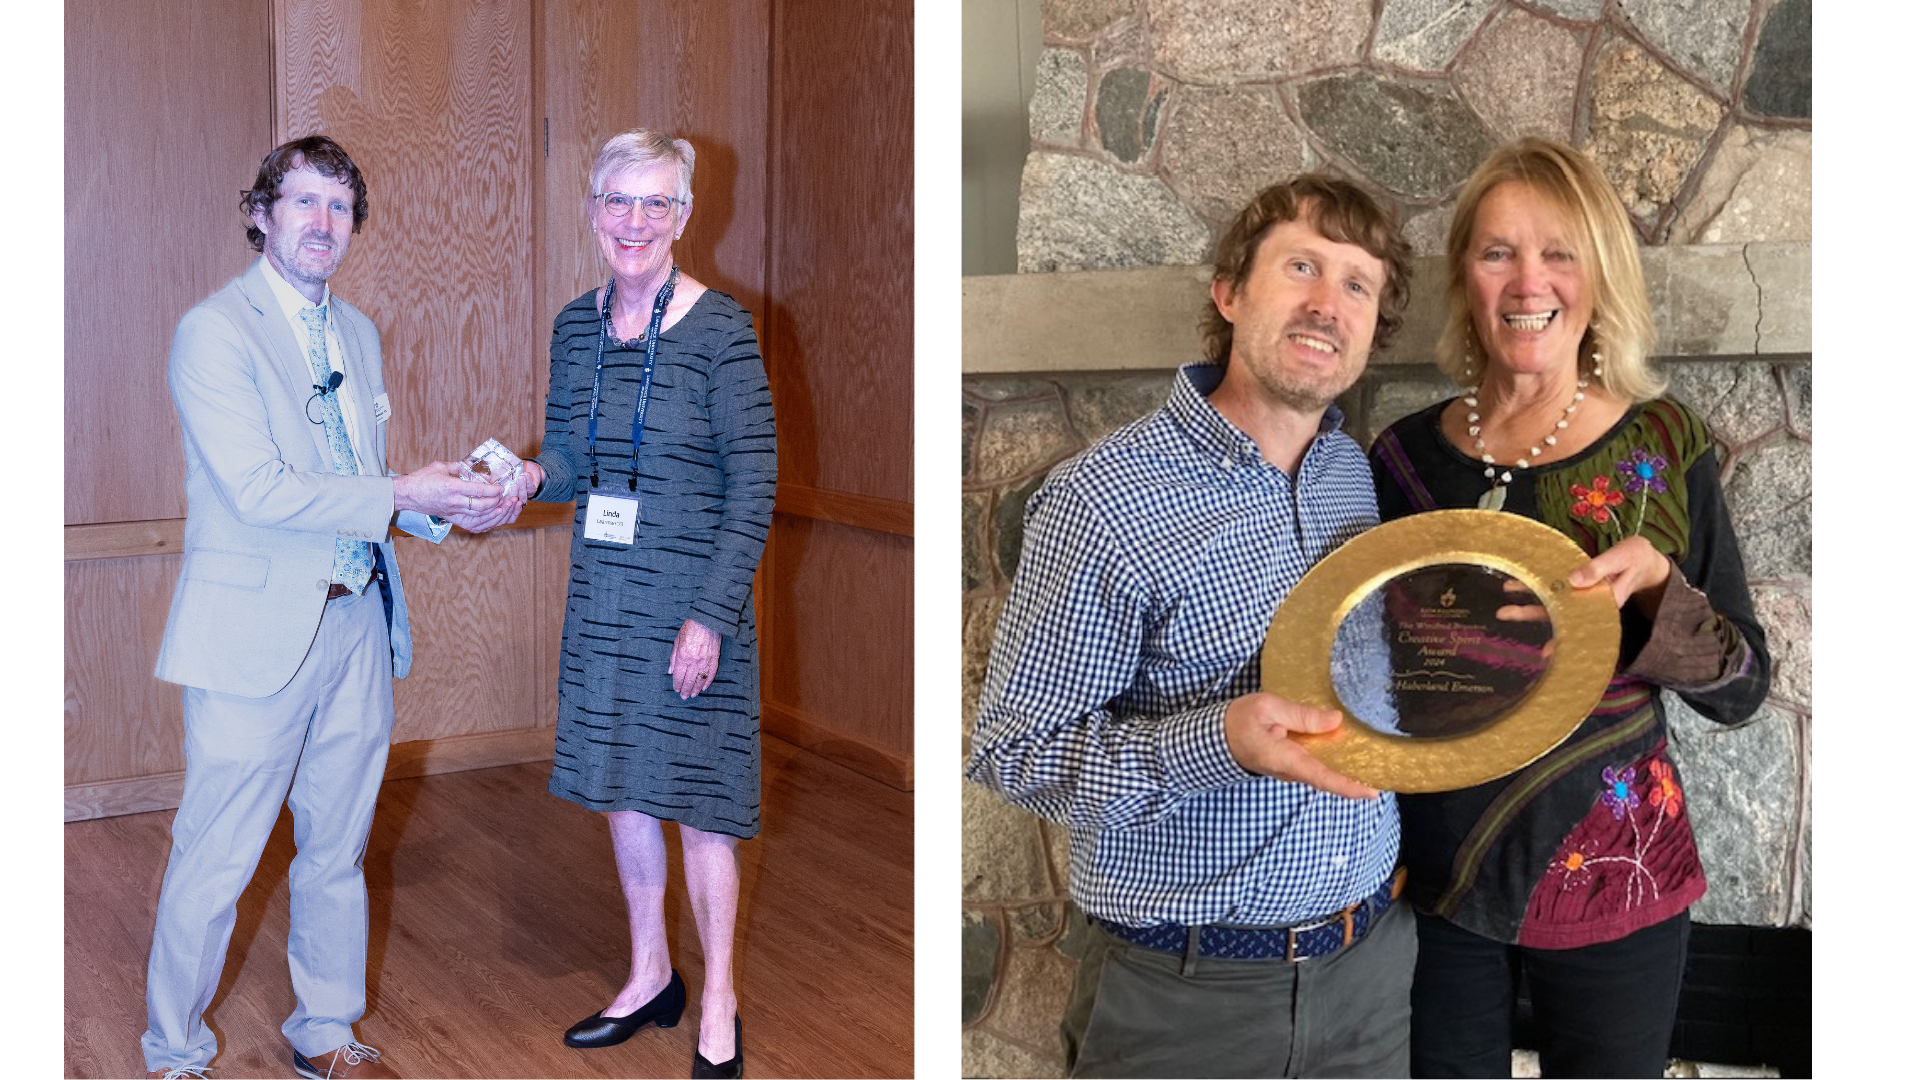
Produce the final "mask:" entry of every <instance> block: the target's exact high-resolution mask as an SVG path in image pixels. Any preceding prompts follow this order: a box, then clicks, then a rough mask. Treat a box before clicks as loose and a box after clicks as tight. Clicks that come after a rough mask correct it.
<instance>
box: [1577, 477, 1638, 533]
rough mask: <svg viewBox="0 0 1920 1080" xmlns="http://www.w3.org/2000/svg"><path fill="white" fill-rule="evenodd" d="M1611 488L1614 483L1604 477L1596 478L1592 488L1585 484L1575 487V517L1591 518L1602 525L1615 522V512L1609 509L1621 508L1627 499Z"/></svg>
mask: <svg viewBox="0 0 1920 1080" xmlns="http://www.w3.org/2000/svg"><path fill="white" fill-rule="evenodd" d="M1611 486H1612V482H1611V481H1609V480H1608V479H1607V478H1606V477H1604V476H1596V477H1594V478H1593V487H1591V488H1589V487H1587V486H1586V485H1585V484H1575V485H1573V516H1574V517H1579V518H1583V517H1591V518H1592V519H1593V520H1595V521H1597V522H1599V523H1600V524H1602V525H1605V524H1606V523H1607V522H1609V521H1611V520H1613V511H1611V510H1609V509H1607V508H1608V507H1610V506H1619V505H1620V504H1621V503H1623V502H1625V501H1626V499H1627V497H1626V496H1625V495H1622V494H1620V493H1619V492H1617V491H1609V490H1607V489H1608V488H1609V487H1611Z"/></svg>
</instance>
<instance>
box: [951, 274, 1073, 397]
mask: <svg viewBox="0 0 1920 1080" xmlns="http://www.w3.org/2000/svg"><path fill="white" fill-rule="evenodd" d="M972 280H987V281H996V280H998V281H1004V280H1014V281H1018V280H1020V276H1019V275H1018V274H1007V275H1005V276H1003V277H999V278H986V279H979V278H976V279H972ZM1027 370H1039V369H1037V368H1033V369H1027ZM962 388H963V389H964V391H965V392H966V393H967V394H968V395H970V396H972V397H976V398H979V399H980V400H981V401H982V402H985V403H987V404H988V405H997V404H1000V403H1002V402H1007V401H1038V400H1042V399H1045V400H1052V399H1053V398H1056V397H1058V396H1059V395H1060V387H1059V386H1057V385H1055V384H1054V382H1053V380H1052V379H1049V378H1046V377H1045V376H1040V375H1033V376H1027V375H998V374H995V375H974V376H968V377H967V379H966V380H965V382H964V383H963V384H962Z"/></svg>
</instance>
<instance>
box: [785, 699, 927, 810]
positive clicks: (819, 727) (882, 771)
mask: <svg viewBox="0 0 1920 1080" xmlns="http://www.w3.org/2000/svg"><path fill="white" fill-rule="evenodd" d="M760 732H761V734H762V735H772V736H775V737H777V738H780V739H784V740H786V741H787V742H790V743H792V744H793V745H795V746H798V747H799V748H801V749H802V750H806V751H809V752H811V753H814V754H818V755H819V756H821V757H823V758H826V759H827V760H828V761H831V762H834V763H835V764H838V765H845V766H846V767H847V768H849V769H852V770H853V771H854V772H857V773H859V774H860V775H862V776H866V777H871V778H872V779H875V780H878V781H880V782H881V783H883V784H885V785H887V786H888V787H890V788H895V789H897V790H900V791H912V790H913V755H912V754H901V753H897V752H895V751H892V750H883V749H881V748H880V747H877V746H874V745H872V744H870V743H866V742H862V741H860V740H859V739H855V738H852V737H850V736H847V735H844V734H841V733H840V732H837V731H835V730H833V729H832V728H830V727H827V726H826V725H825V724H822V723H819V722H818V721H816V720H813V719H812V718H811V717H809V716H808V715H807V714H806V713H804V712H801V711H800V710H799V709H795V708H792V707H791V706H787V705H781V704H779V703H778V702H773V701H767V700H765V699H764V698H763V699H762V700H761V702H760Z"/></svg>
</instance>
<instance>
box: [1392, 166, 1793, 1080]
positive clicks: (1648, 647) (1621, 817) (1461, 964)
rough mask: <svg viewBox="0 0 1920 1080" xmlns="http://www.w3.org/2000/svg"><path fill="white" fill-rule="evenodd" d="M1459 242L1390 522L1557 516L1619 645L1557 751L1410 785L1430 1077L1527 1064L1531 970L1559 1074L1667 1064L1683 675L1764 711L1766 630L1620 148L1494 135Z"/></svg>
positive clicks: (1499, 1071)
mask: <svg viewBox="0 0 1920 1080" xmlns="http://www.w3.org/2000/svg"><path fill="white" fill-rule="evenodd" d="M1447 254H1448V270H1449V278H1448V301H1449V308H1450V318H1449V321H1448V323H1447V327H1446V329H1445V331H1443V338H1442V340H1441V341H1440V342H1439V343H1437V344H1436V346H1435V350H1434V351H1435V354H1436V356H1437V358H1438V360H1439V363H1440V366H1441V369H1442V370H1444V371H1445V372H1447V374H1449V375H1451V376H1452V377H1453V378H1454V379H1455V381H1457V382H1458V383H1460V384H1461V385H1462V386H1463V387H1465V388H1466V390H1465V392H1464V393H1462V394H1461V395H1460V396H1459V397H1457V398H1455V399H1453V400H1452V401H1449V402H1443V403H1442V404H1440V405H1437V406H1434V407H1432V408H1430V409H1427V410H1425V411H1423V412H1421V413H1418V414H1416V415H1413V416H1409V417H1407V418H1405V419H1403V420H1401V421H1400V422H1398V423H1396V424H1394V425H1393V426H1392V427H1390V428H1389V429H1387V431H1386V432H1384V433H1383V434H1382V435H1381V436H1380V438H1379V440H1378V441H1376V442H1375V443H1374V446H1373V450H1372V455H1371V457H1372V460H1373V466H1374V483H1375V487H1376V489H1377V492H1378V494H1379V499H1380V516H1381V519H1382V520H1383V521H1392V520H1394V519H1397V518H1405V517H1408V516H1409V515H1413V514H1416V513H1419V512H1421V511H1429V510H1437V509H1456V508H1465V507H1473V506H1479V507H1481V508H1485V509H1494V510H1504V511H1505V512H1507V513H1512V514H1520V515H1524V516H1526V517H1530V518H1533V519H1535V520H1537V521H1540V522H1542V523H1544V524H1546V525H1548V526H1551V527H1552V528H1554V529H1556V530H1558V531H1559V532H1561V533H1562V534H1564V535H1566V536H1568V537H1569V538H1571V539H1572V540H1573V541H1574V542H1575V543H1577V544H1578V545H1579V546H1580V548H1581V549H1582V550H1583V551H1584V552H1585V553H1586V554H1587V555H1588V556H1590V559H1589V561H1588V562H1586V563H1585V565H1583V566H1580V567H1578V568H1576V569H1574V570H1573V571H1572V572H1571V573H1569V574H1567V575H1566V579H1565V580H1566V583H1567V584H1570V585H1572V586H1573V587H1574V589H1576V590H1584V589H1588V588H1593V589H1595V590H1596V591H1597V590H1598V588H1599V587H1600V586H1606V588H1607V589H1608V592H1606V593H1600V594H1599V595H1600V596H1602V597H1605V598H1607V599H1609V600H1610V601H1611V603H1612V605H1613V606H1614V607H1616V608H1617V609H1618V612H1619V614H1618V618H1619V640H1620V651H1619V657H1618V660H1617V663H1616V665H1615V667H1614V670H1613V672H1612V681H1611V683H1610V684H1609V685H1608V686H1607V688H1606V690H1605V693H1604V694H1603V695H1602V696H1601V699H1600V702H1599V704H1598V705H1597V706H1596V707H1594V708H1593V710H1592V712H1591V713H1590V714H1589V715H1588V716H1587V717H1586V718H1585V719H1584V720H1582V721H1581V722H1580V724H1579V726H1578V727H1577V728H1576V729H1575V730H1574V732H1573V734H1572V735H1571V736H1569V737H1568V738H1567V740H1566V741H1565V742H1564V743H1562V744H1560V745H1559V746H1558V747H1557V748H1555V749H1553V750H1552V751H1550V752H1549V753H1547V755H1546V756H1545V757H1542V758H1540V759H1539V760H1538V761H1536V762H1534V763H1533V764H1531V765H1528V766H1527V767H1526V768H1524V769H1522V770H1520V771H1519V772H1516V773H1514V774H1513V775H1511V776H1509V777H1505V778H1502V779H1496V780H1492V781H1488V782H1486V783H1483V784H1478V785H1475V786H1471V787H1467V788H1464V789H1462V790H1457V791H1444V792H1436V793H1432V794H1419V795H1414V794H1406V795H1403V796H1402V797H1401V800H1400V810H1401V819H1402V840H1403V842H1402V857H1403V858H1404V859H1405V861H1406V864H1407V871H1408V882H1407V886H1408V895H1409V896H1410V897H1411V899H1412V900H1413V903H1414V906H1415V910H1416V911H1417V912H1418V913H1419V937H1420V948H1419V958H1418V961H1417V963H1416V967H1415V972H1414V984H1413V1024H1412V1055H1413V1075H1415V1076H1477V1075H1506V1074H1507V1071H1508V1069H1509V1068H1510V1060H1509V1054H1510V1051H1511V1042H1512V1040H1511V1032H1510V1030H1509V1028H1508V1018H1509V1017H1510V1016H1511V1014H1512V1004H1513V1003H1512V1000H1511V996H1512V994H1513V988H1514V986H1515V985H1516V983H1517V981H1518V975H1519V973H1520V972H1522V971H1524V972H1525V974H1526V978H1527V981H1528V985H1529V987H1530V989H1531V993H1532V1000H1533V1006H1534V1020H1535V1027H1536V1031H1535V1037H1536V1040H1537V1046H1538V1049H1539V1050H1540V1055H1541V1068H1542V1071H1543V1073H1544V1074H1545V1075H1549V1076H1659V1075H1661V1073H1662V1070H1663V1069H1664V1067H1665V1065H1666V1052H1667V1046H1668V1042H1669V1037H1670V1035H1671V1033H1672V1029H1673V1023H1674V1013H1675V1008H1676V1006H1677V1003H1678V995H1679V988H1680V976H1681V971H1682V966H1683V964H1684V962H1685V959H1686V950H1687V936H1688V926H1689V924H1688V921H1687V909H1688V907H1689V906H1690V905H1691V904H1692V903H1693V902H1694V901H1696V900H1698V899H1699V898H1700V897H1701V896H1702V895H1703V894H1704V893H1705V891H1706V879H1705V875H1704V872H1703V871H1702V869H1701V865H1700V858H1699V855H1698V853H1697V851H1696V849H1695V846H1694V840H1693V829H1692V826H1691V824H1690V822H1689V820H1688V814H1687V811H1686V810H1685V808H1684V797H1683V796H1682V794H1681V788H1680V784H1679V776H1678V770H1677V769H1676V768H1675V766H1674V763H1673V761H1672V759H1671V757H1670V755H1669V754H1668V751H1667V737H1666V735H1667V728H1666V714H1665V706H1664V704H1663V703H1662V700H1661V694H1660V692H1661V691H1662V690H1671V691H1673V692H1675V693H1676V694H1678V695H1679V697H1680V698H1681V699H1682V700H1684V701H1685V702H1686V703H1687V705H1688V706H1689V707H1691V708H1692V709H1693V710H1694V711H1695V712H1697V713H1699V714H1700V715H1702V716H1705V717H1707V718H1709V719H1711V720H1714V721H1716V722H1719V723H1722V724H1728V725H1733V724H1739V723H1743V722H1745V721H1746V720H1747V719H1748V718H1750V717H1751V716H1753V714H1754V712H1755V710H1757V709H1758V708H1759V706H1760V703H1761V701H1762V700H1763V699H1764V698H1765V696H1766V693H1767V688H1768V685H1769V673H1770V670H1771V665H1770V661H1769V658H1768V654H1767V647H1766V638H1765V636H1764V634H1763V633H1762V632H1761V629H1760V626H1759V623H1758V622H1757V621H1756V620H1755V618H1754V615H1753V601H1752V599H1751V598H1750V596H1749V595H1748V592H1747V584H1746V573H1745V570H1744V568H1743V566H1742V561H1741V557H1740V550H1739V547H1738V545H1737V544H1736V543H1735V540H1734V535H1733V530H1732V527H1731V525H1730V523H1729V519H1728V514H1727V508H1726V504H1725V498H1724V496H1723V495H1722V493H1721V490H1720V482H1719V465H1718V461H1717V459H1716V456H1715V452H1714V447H1713V440H1712V438H1711V437H1710V436H1709V435H1708V433H1707V429H1706V426H1705V425H1704V424H1702V423H1701V421H1700V419H1699V418H1698V417H1696V416H1695V415H1694V414H1693V413H1692V412H1690V411H1689V410H1688V409H1687V408H1686V407H1685V406H1683V405H1680V404H1679V403H1677V402H1674V401H1671V400H1668V399H1666V398H1664V397H1659V396H1657V395H1658V392H1659V388H1660V380H1659V378H1658V377H1657V376H1656V375H1654V374H1653V373H1652V372H1650V371H1649V370H1648V368H1647V364H1646V358H1647V354H1648V352H1649V350H1650V349H1651V347H1652V342H1653V334H1652V325H1653V322H1652V317H1651V314H1650V309H1649V305H1648V302H1647V296H1646V288H1645V285H1644V283H1643V282H1642V280H1641V275H1640V264H1639V260H1638V257H1637V253H1636V252H1635V250H1634V243H1633V232H1632V228H1631V226H1630V225H1629V223H1628V221H1627V218H1626V214H1625V211H1624V210H1623V208H1622V207H1621V205H1620V202H1619V199H1618V198H1617V197H1616V196H1615V195H1614V194H1613V191H1612V189H1611V187H1609V186H1608V184H1607V182H1606V179H1605V178H1604V177H1603V176H1602V175H1601V173H1600V170H1599V169H1598V167H1597V166H1595V165H1594V164H1593V163H1592V162H1591V161H1589V160H1588V159H1587V158H1586V157H1584V156H1583V155H1582V154H1580V153H1579V152H1578V151H1576V150H1574V149H1572V148H1571V147H1567V146H1563V145H1561V144H1558V143H1552V142H1547V141H1544V140H1539V139H1527V140H1522V141H1520V142H1518V143H1515V144H1513V145H1511V146H1508V147H1505V148H1502V149H1501V150H1498V151H1496V152H1495V153H1494V155H1493V156H1492V157H1491V158H1490V159H1488V161H1487V162H1485V163H1484V164H1482V165H1481V166H1480V168H1479V170H1478V171H1476V172H1475V173H1474V175H1473V177H1472V178H1471V179H1470V180H1469V181H1468V182H1467V185H1466V188H1465V189H1464V190H1463V192H1462V194H1461V197H1460V201H1459V204H1458V208H1457V210H1456V212H1455V218H1454V222H1453V227H1452V230H1451V232H1450V233H1449V237H1448V249H1447ZM1616 485H1618V488H1617V489H1616Z"/></svg>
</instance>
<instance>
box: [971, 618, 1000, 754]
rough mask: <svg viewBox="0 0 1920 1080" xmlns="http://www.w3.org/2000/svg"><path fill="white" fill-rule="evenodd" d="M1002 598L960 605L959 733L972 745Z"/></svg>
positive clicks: (998, 623)
mask: <svg viewBox="0 0 1920 1080" xmlns="http://www.w3.org/2000/svg"><path fill="white" fill-rule="evenodd" d="M1004 606H1005V599H1004V598H1003V597H1000V596H983V597H975V598H972V599H969V600H963V601H961V616H960V619H961V622H960V731H961V736H962V741H963V742H968V743H969V749H971V745H970V742H971V737H972V734H973V723H974V719H975V716H976V714H977V713H978V712H979V709H980V686H981V684H982V683H984V682H985V681H986V678H987V657H988V656H989V655H990V654H991V653H992V651H993V632H994V630H995V629H997V628H998V627H999V625H1000V610H1001V608H1002V607H1004Z"/></svg>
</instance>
